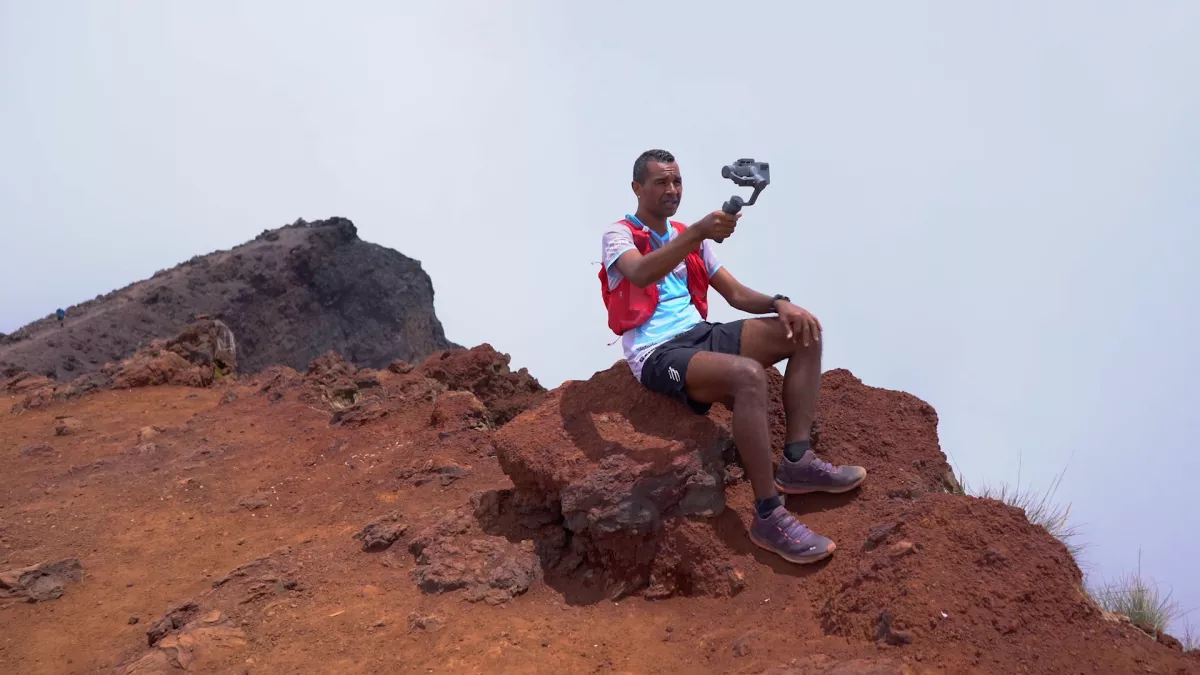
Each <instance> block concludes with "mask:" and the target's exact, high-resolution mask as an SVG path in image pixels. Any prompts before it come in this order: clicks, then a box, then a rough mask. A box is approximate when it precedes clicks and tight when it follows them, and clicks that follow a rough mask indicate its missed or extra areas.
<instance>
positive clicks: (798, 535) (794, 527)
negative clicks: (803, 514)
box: [781, 513, 809, 542]
mask: <svg viewBox="0 0 1200 675" xmlns="http://www.w3.org/2000/svg"><path fill="white" fill-rule="evenodd" d="M781 520H783V523H781V524H782V525H783V528H782V529H783V533H784V534H785V535H787V537H788V539H791V540H793V541H797V542H798V541H801V540H803V539H804V537H806V536H807V535H808V532H809V530H808V528H807V527H806V526H805V525H804V523H802V522H800V521H799V520H796V517H795V516H793V515H792V514H790V513H789V514H788V515H787V516H785V517H784V518H783V519H781Z"/></svg>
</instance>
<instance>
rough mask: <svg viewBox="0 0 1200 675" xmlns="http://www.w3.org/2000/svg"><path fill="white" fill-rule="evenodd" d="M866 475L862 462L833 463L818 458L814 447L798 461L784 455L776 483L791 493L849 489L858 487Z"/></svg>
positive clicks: (776, 474)
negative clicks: (841, 464) (790, 459)
mask: <svg viewBox="0 0 1200 675" xmlns="http://www.w3.org/2000/svg"><path fill="white" fill-rule="evenodd" d="M866 477H867V470H866V469H864V468H862V467H861V466H834V465H832V464H830V463H829V462H823V461H821V460H820V459H817V456H816V454H815V453H813V451H812V450H809V451H808V452H806V453H804V457H801V458H800V461H798V462H789V461H788V460H787V458H786V457H785V458H784V459H783V460H782V461H780V462H779V468H778V469H777V470H776V471H775V487H776V488H778V489H779V491H780V492H782V493H784V494H789V495H801V494H805V493H808V492H849V491H850V490H853V489H854V488H856V487H858V486H859V485H860V484H861V483H862V482H863V479H865V478H866Z"/></svg>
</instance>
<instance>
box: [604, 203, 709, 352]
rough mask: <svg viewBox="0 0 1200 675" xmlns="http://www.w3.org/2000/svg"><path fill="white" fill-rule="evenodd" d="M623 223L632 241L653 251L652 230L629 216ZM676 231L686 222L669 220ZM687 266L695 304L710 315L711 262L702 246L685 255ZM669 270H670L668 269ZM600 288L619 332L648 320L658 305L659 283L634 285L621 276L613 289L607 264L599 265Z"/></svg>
mask: <svg viewBox="0 0 1200 675" xmlns="http://www.w3.org/2000/svg"><path fill="white" fill-rule="evenodd" d="M620 222H621V224H622V225H624V226H625V227H628V228H629V231H630V233H631V234H632V235H633V245H634V247H635V248H637V250H638V253H641V254H642V255H646V254H648V253H650V250H651V245H650V233H649V232H647V231H645V230H643V229H642V228H640V227H638V226H636V225H634V224H633V223H631V222H629V221H628V220H621V221H620ZM668 222H669V223H670V225H671V226H672V227H674V228H675V231H676V232H677V233H682V232H683V231H684V229H686V226H685V225H684V224H683V223H678V222H675V221H668ZM683 263H684V265H685V266H686V268H687V287H688V294H689V295H691V296H692V304H693V305H695V306H696V310H697V311H699V312H700V318H701V319H707V318H708V266H707V265H705V264H704V256H703V255H701V253H700V248H697V249H696V250H694V251H692V252H691V253H689V254H688V255H687V257H686V258H684V259H683ZM668 274H669V273H668ZM599 277H600V292H601V295H602V297H603V298H604V306H605V307H607V308H608V327H609V328H611V329H612V331H613V332H614V333H616V334H617V335H623V334H624V333H625V331H627V330H630V329H631V328H637V327H638V326H640V325H642V324H644V323H646V322H647V321H649V320H650V317H651V316H653V315H654V308H655V307H657V306H658V283H657V282H655V283H652V284H650V285H649V286H647V287H645V288H639V287H637V286H634V285H633V284H632V283H631V282H630V281H629V279H621V283H619V284H617V287H616V288H614V289H612V290H611V291H610V290H609V288H608V268H606V267H605V266H604V265H603V264H601V265H600V274H599Z"/></svg>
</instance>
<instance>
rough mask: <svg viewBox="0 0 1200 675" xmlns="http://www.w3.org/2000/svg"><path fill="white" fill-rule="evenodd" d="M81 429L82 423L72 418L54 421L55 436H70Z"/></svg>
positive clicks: (60, 418) (58, 418) (59, 418)
mask: <svg viewBox="0 0 1200 675" xmlns="http://www.w3.org/2000/svg"><path fill="white" fill-rule="evenodd" d="M82 428H83V423H82V422H80V421H79V420H77V419H75V418H74V417H57V418H55V420H54V435H55V436H70V435H71V434H73V433H76V432H78V431H79V430H80V429H82Z"/></svg>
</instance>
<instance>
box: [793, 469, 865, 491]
mask: <svg viewBox="0 0 1200 675" xmlns="http://www.w3.org/2000/svg"><path fill="white" fill-rule="evenodd" d="M866 479H867V474H866V473H865V472H864V473H863V475H862V478H859V479H858V480H857V481H855V482H853V483H851V484H849V485H801V486H795V485H788V484H786V483H780V482H779V480H778V479H776V480H775V489H776V490H779V491H780V492H782V493H784V494H785V495H807V494H812V493H813V492H828V493H829V494H835V495H837V494H841V493H843V492H849V491H851V490H853V489H854V488H856V487H858V486H859V485H862V484H863V481H864V480H866Z"/></svg>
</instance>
